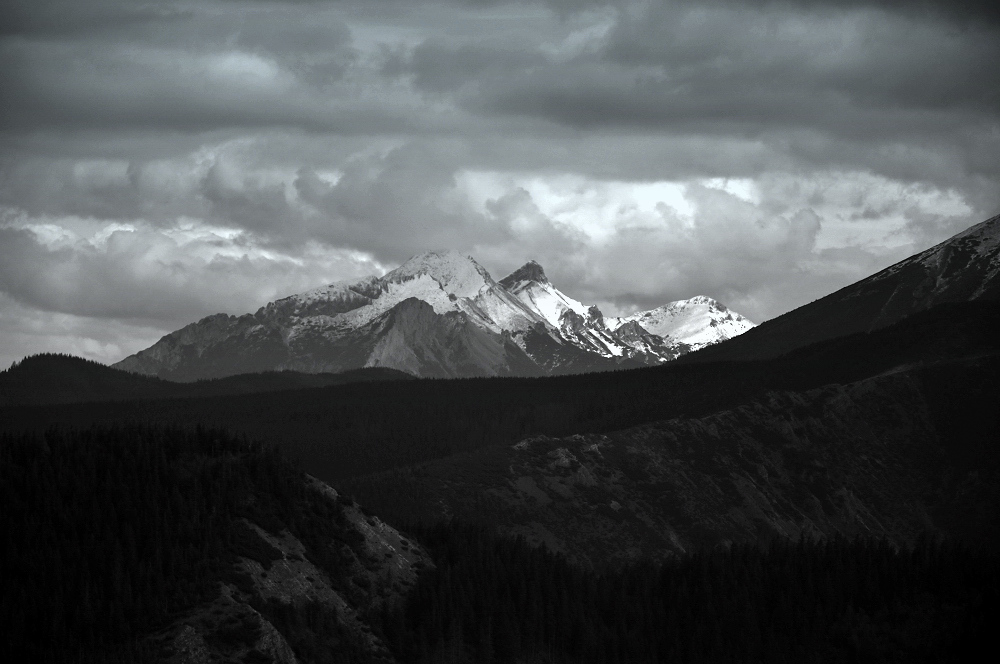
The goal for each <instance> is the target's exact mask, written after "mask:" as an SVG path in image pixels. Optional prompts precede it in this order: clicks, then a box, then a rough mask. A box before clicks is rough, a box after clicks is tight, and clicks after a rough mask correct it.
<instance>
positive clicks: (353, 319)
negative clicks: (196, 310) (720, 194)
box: [114, 252, 752, 381]
mask: <svg viewBox="0 0 1000 664" xmlns="http://www.w3.org/2000/svg"><path fill="white" fill-rule="evenodd" d="M751 326H752V323H750V322H749V321H747V320H746V319H745V318H743V317H742V316H739V315H738V314H734V313H732V312H729V311H728V310H727V309H726V308H725V307H724V306H722V305H720V304H719V303H717V302H715V301H714V300H711V299H710V298H706V297H698V298H694V299H692V300H684V301H680V302H673V303H670V304H668V305H665V306H664V307H660V308H658V309H654V310H652V311H648V312H640V313H638V314H634V315H632V316H628V317H625V318H608V319H606V318H605V317H604V315H603V314H602V313H601V311H600V310H599V309H598V308H597V307H596V306H590V307H588V306H585V305H583V304H582V303H580V302H578V301H576V300H574V299H572V298H570V297H568V296H567V295H565V294H564V293H562V292H561V291H559V290H558V289H556V288H555V287H554V286H553V285H552V284H551V283H550V282H549V280H548V278H547V277H546V276H545V272H544V270H543V269H542V267H541V266H540V265H538V264H537V263H534V262H529V263H527V264H526V265H524V266H523V267H521V268H519V269H518V270H516V271H515V272H514V273H512V274H511V275H509V276H508V277H506V278H504V279H503V280H501V281H499V282H497V281H495V280H494V279H493V277H491V276H490V274H489V273H488V272H487V271H486V270H485V269H484V268H483V267H482V266H480V265H479V264H478V263H476V261H475V260H473V259H472V258H470V257H468V256H462V255H460V254H457V253H455V252H444V253H428V254H423V255H421V256H416V257H414V258H412V259H410V260H409V261H407V262H406V263H404V264H403V265H401V266H400V267H399V268H397V269H395V270H393V271H391V272H389V273H388V274H386V275H385V276H382V277H366V278H364V279H360V280H357V281H352V282H342V283H337V284H331V285H329V286H324V287H322V288H318V289H315V290H312V291H308V292H306V293H302V294H299V295H293V296H291V297H287V298H284V299H281V300H277V301H275V302H271V303H269V304H267V305H265V306H264V307H261V308H260V309H259V310H258V311H257V312H256V313H253V314H245V315H242V316H230V315H226V314H217V315H214V316H209V317H207V318H204V319H202V320H200V321H198V322H197V323H193V324H191V325H188V326H186V327H184V328H182V329H180V330H178V331H176V332H173V333H171V334H168V335H167V336H165V337H163V338H162V339H161V340H160V341H158V342H157V343H156V344H154V345H153V346H151V347H150V348H147V349H146V350H143V351H140V352H139V353H136V354H135V355H132V356H129V357H127V358H125V359H124V360H122V361H121V362H119V363H118V364H116V365H114V366H115V367H116V368H119V369H124V370H126V371H130V372H134V373H141V374H147V375H155V376H160V377H162V378H168V379H172V380H181V381H187V380H197V379H202V378H219V377H223V376H230V375H235V374H241V373H250V372H261V371H270V370H293V371H301V372H305V373H328V372H339V371H345V370H350V369H356V368H360V367H389V368H393V369H399V370H402V371H406V372H408V373H411V374H414V375H417V376H427V377H470V376H541V375H551V374H566V373H581V372H586V371H599V370H608V369H615V368H628V367H639V366H644V365H651V364H659V363H662V362H665V361H668V360H672V359H675V358H676V357H678V356H679V355H682V354H684V353H686V352H688V351H689V350H691V349H696V348H700V347H703V346H705V345H706V344H710V343H716V342H718V341H721V340H724V339H726V338H729V337H730V336H733V335H735V334H740V333H742V332H743V331H744V330H746V329H749V327H751Z"/></svg>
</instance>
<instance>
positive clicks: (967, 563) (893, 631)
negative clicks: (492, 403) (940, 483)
mask: <svg viewBox="0 0 1000 664" xmlns="http://www.w3.org/2000/svg"><path fill="white" fill-rule="evenodd" d="M0 491H2V496H0V497H2V499H3V504H4V506H5V509H4V510H3V511H2V512H0V529H2V531H3V532H4V533H6V534H7V536H6V537H5V538H4V540H3V542H2V544H0V556H2V558H0V564H2V565H3V569H4V570H5V572H6V573H7V575H6V578H5V582H4V584H3V587H2V593H3V597H2V599H3V602H2V603H0V611H2V614H0V620H3V622H4V625H5V631H4V636H3V637H2V640H0V650H2V651H3V652H5V653H6V654H8V656H11V655H17V656H18V658H19V660H20V661H46V662H110V663H114V662H161V661H182V662H193V661H210V660H211V661H217V660H218V661H232V662H247V663H250V662H253V663H262V662H282V663H290V662H292V661H297V662H302V663H313V662H316V663H321V662H356V663H370V662H496V663H498V664H507V663H511V664H513V663H514V662H524V661H532V662H539V663H542V664H557V663H563V662H566V663H569V662H580V663H584V664H590V663H593V664H608V663H610V664H617V663H622V664H624V663H625V662H628V663H645V662H663V661H685V662H718V661H747V662H750V661H816V662H845V661H866V662H904V661H905V662H922V661H926V662H931V661H934V662H961V661H968V657H970V656H971V655H972V653H974V652H977V649H979V648H981V647H983V646H984V644H986V639H988V638H991V637H992V634H991V633H990V631H989V630H991V629H992V627H993V626H992V624H990V623H988V621H987V618H986V616H987V615H988V610H987V609H988V607H992V606H993V605H994V604H995V602H996V601H997V599H998V597H997V592H998V589H1000V585H998V584H1000V568H998V561H997V558H996V555H995V554H994V553H990V554H986V553H977V552H975V551H973V550H970V549H966V548H963V547H961V546H958V545H955V544H951V543H947V542H945V541H940V540H932V539H921V540H919V541H917V542H916V543H915V544H914V545H913V546H911V547H904V548H898V547H894V546H891V545H889V544H888V543H886V542H879V541H877V540H868V539H855V540H852V541H848V540H846V539H831V540H827V541H819V542H814V541H810V540H808V539H803V540H800V541H798V542H789V541H783V540H772V541H769V542H766V543H761V544H746V545H734V546H732V547H729V548H723V549H715V550H713V551H706V552H702V553H697V554H695V555H685V556H680V557H675V558H672V559H670V560H668V561H666V562H663V563H660V564H651V563H645V564H638V565H633V566H629V567H626V568H618V569H614V568H609V569H606V570H605V571H603V572H595V571H588V570H586V569H584V568H581V567H577V566H574V565H571V564H569V563H568V562H567V561H566V560H565V559H564V558H562V557H561V556H558V555H554V554H552V553H549V552H546V551H545V550H544V549H539V548H533V547H529V546H527V545H526V544H525V543H524V541H523V540H515V539H509V538H503V537H498V536H496V535H495V534H493V533H491V532H489V531H487V530H484V529H480V528H475V527H468V526H462V525H459V524H458V523H455V522H450V523H441V524H438V525H435V526H431V527H416V528H414V529H413V531H412V532H411V533H410V534H411V535H413V536H415V538H414V537H411V536H403V535H402V534H400V533H399V532H397V531H395V530H394V529H391V528H389V527H388V526H385V525H384V524H383V523H382V522H381V521H380V520H379V519H378V518H377V517H375V516H372V515H367V514H365V513H364V512H362V511H361V510H360V509H359V508H358V507H357V506H356V505H355V504H354V503H353V502H352V501H350V500H347V499H343V498H341V497H339V496H338V495H337V494H336V492H333V491H332V490H330V489H328V488H327V489H324V488H323V487H321V486H319V485H316V484H315V483H313V482H312V480H310V479H309V478H308V477H306V476H304V475H303V474H302V473H301V472H300V471H297V470H295V469H294V468H293V467H292V466H291V465H290V464H288V463H287V462H286V461H284V460H283V459H281V458H280V456H277V455H275V454H274V453H273V452H269V451H267V450H265V449H263V448H262V447H260V446H259V445H256V444H252V443H248V442H246V441H245V440H242V439H240V438H238V437H233V436H231V435H229V434H227V433H225V432H224V431H219V430H209V429H204V428H198V429H179V428H172V427H167V428H164V427H124V428H114V429H104V428H99V429H90V430H87V431H54V430H53V431H50V432H49V433H48V434H46V435H45V436H44V437H34V436H28V437H12V436H9V435H7V436H4V437H3V439H2V440H0ZM420 570H423V571H420ZM418 572H419V575H418Z"/></svg>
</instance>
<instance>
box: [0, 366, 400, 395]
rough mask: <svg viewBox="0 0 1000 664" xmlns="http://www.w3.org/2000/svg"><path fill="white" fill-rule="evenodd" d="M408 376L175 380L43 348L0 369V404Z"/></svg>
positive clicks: (276, 374) (283, 374) (389, 372)
mask: <svg viewBox="0 0 1000 664" xmlns="http://www.w3.org/2000/svg"><path fill="white" fill-rule="evenodd" d="M412 378H413V377H412V376H410V375H409V374H406V373H404V372H402V371H396V370H395V369H386V368H384V367H375V368H366V369H355V370H353V371H345V372H343V373H338V374H304V373H298V372H295V371H269V372H264V373H256V374H241V375H238V376H229V377H227V378H219V379H215V380H202V381H197V382H193V383H175V382H172V381H168V380H163V379H160V378H156V377H154V376H143V375H140V374H134V373H129V372H127V371H122V370H120V369H113V368H111V367H108V366H105V365H103V364H100V363H98V362H93V361H91V360H85V359H83V358H80V357H73V356H72V355H58V354H53V353H46V354H42V355H33V356H31V357H26V358H24V359H23V360H21V361H20V362H16V363H15V364H14V365H13V366H11V367H10V368H9V369H7V370H5V371H2V372H0V406H8V405H11V406H20V405H30V404H57V403H83V402H95V401H123V400H132V399H167V398H179V397H208V396H220V395H237V394H253V393H257V392H278V391H282V390H295V389H304V388H309V387H325V386H328V385H345V384H347V383H361V382H368V381H379V380H409V379H412Z"/></svg>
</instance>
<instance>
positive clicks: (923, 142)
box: [0, 0, 1000, 366]
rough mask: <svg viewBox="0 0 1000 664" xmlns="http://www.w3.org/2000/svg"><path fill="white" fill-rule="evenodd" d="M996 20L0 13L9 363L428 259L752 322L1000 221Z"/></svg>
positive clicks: (1, 234) (592, 8)
mask: <svg viewBox="0 0 1000 664" xmlns="http://www.w3.org/2000/svg"><path fill="white" fill-rule="evenodd" d="M998 7H1000V3H997V2H995V0H993V1H989V2H986V1H984V2H978V1H976V0H963V1H959V2H955V1H954V0H951V1H948V2H945V1H944V0H941V1H940V2H939V1H938V0H881V1H880V0H870V1H865V0H775V1H770V0H742V1H741V0H701V1H696V0H675V1H673V2H628V1H625V0H622V1H618V2H602V1H600V0H577V1H573V0H550V1H549V2H544V1H539V2H530V1H527V0H525V1H522V2H503V1H501V0H495V1H490V0H465V1H459V0H455V1H453V2H423V1H420V0H405V1H404V0H398V1H393V0H357V1H351V0H344V1H333V0H330V1H326V0H315V1H308V0H298V1H291V0H288V1H284V2H282V1H273V2H268V1H252V0H215V1H203V2H174V1H173V0H160V1H153V2H142V1H141V0H67V1H62V0H55V1H51V0H0V12H2V13H0V366H7V365H9V364H10V362H12V361H13V360H16V359H20V358H21V357H23V356H24V355H27V354H32V353H37V352H43V351H58V352H68V353H74V354H78V355H83V356H86V357H89V358H92V359H96V360H100V361H104V362H113V361H117V360H120V359H122V358H123V357H124V356H126V355H128V354H130V353H133V352H135V351H137V350H139V349H141V348H145V347H147V346H149V345H150V344H152V343H153V342H155V341H156V340H157V339H158V338H159V337H160V336H162V335H163V334H166V333H167V332H170V331H172V330H174V329H177V328H179V327H181V326H183V325H185V324H187V323H189V322H193V321H195V320H197V319H199V318H201V317H203V316H206V315H208V314H211V313H216V312H220V311H221V312H228V313H234V314H239V313H246V312H249V311H255V310H256V309H257V308H258V307H259V306H261V305H263V304H264V303H266V302H268V301H269V300H273V299H275V298H277V297H282V296H285V295H289V294H291V293H295V292H299V291H302V290H305V289H309V288H312V287H316V286H319V285H322V284H325V283H329V282H332V281H337V280H340V279H346V278H352V277H358V276H363V275H367V274H372V273H382V272H384V271H386V270H388V269H391V268H393V267H395V266H396V265H398V264H399V263H401V262H402V261H404V260H406V259H407V258H408V257H409V256H411V255H413V254H416V253H420V252H423V251H427V250H431V249H458V250H461V251H463V252H466V253H469V254H471V255H472V256H474V257H475V258H476V259H477V260H478V261H479V262H480V263H482V264H483V265H484V266H485V267H486V268H487V269H488V270H490V271H491V273H492V274H493V275H494V277H496V278H497V279H499V278H501V277H503V276H505V275H506V274H507V273H508V272H510V271H512V270H513V269H515V268H517V267H518V266H519V265H521V264H522V263H524V262H525V261H526V260H528V259H535V260H537V261H539V262H540V263H541V264H542V265H543V266H544V267H545V269H546V272H547V273H548V274H549V277H550V279H551V280H552V281H553V282H554V283H555V284H556V285H557V286H558V287H559V288H561V289H562V290H563V291H565V292H567V293H568V294H570V295H572V296H574V297H576V298H577V299H580V300H582V301H584V302H586V303H598V304H599V306H600V307H601V308H602V310H603V311H604V312H605V314H615V313H627V312H631V311H634V310H636V309H646V308H651V307H653V306H657V305H660V304H663V303H665V302H668V301H671V300H676V299H681V298H688V297H692V296H694V295H709V296H712V297H715V298H717V299H719V300H721V301H723V302H724V303H726V304H727V305H729V306H730V307H732V308H733V309H736V310H737V311H739V312H741V313H743V314H745V315H746V316H748V317H750V318H751V319H752V320H754V321H757V322H760V321H764V320H766V319H768V318H772V317H774V316H776V315H779V314H781V313H783V312H785V311H788V310H790V309H793V308H795V307H797V306H799V305H801V304H804V303H806V302H809V301H811V300H813V299H816V298H817V297H820V296H822V295H825V294H827V293H829V292H831V291H833V290H836V289H837V288H840V287H842V286H845V285H847V284H849V283H851V282H854V281H856V280H858V279H860V278H863V277H865V276H868V275H870V274H872V273H874V272H875V271H877V270H879V269H881V268H883V267H885V266H887V265H890V264H892V263H893V262H895V261H897V260H900V259H902V258H904V257H906V256H908V255H910V254H912V253H914V252H916V251H919V250H922V249H925V248H927V247H929V246H931V245H933V244H935V243H937V242H939V241H941V240H943V239H945V238H947V237H949V236H950V235H953V234H954V233H956V232H958V231H960V230H962V229H963V228H965V227H967V226H970V225H972V224H973V223H976V222H978V221H982V220H983V219H986V218H987V217H990V216H992V215H994V214H996V213H997V212H1000V68H998V65H997V63H998V62H1000V10H998Z"/></svg>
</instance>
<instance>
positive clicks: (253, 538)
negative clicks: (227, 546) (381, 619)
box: [150, 478, 433, 664]
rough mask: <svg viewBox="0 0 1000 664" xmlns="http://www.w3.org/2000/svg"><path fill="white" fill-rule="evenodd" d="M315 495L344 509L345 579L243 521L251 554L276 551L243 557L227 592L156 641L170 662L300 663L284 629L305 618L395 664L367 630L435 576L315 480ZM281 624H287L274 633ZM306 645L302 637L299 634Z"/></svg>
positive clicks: (407, 545) (292, 542)
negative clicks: (423, 576)
mask: <svg viewBox="0 0 1000 664" xmlns="http://www.w3.org/2000/svg"><path fill="white" fill-rule="evenodd" d="M308 482H309V483H310V486H311V487H312V488H313V490H315V491H317V492H319V493H321V494H322V495H323V496H325V497H326V499H328V500H330V501H336V502H338V504H339V505H341V506H342V508H343V514H344V516H345V518H346V520H347V524H348V528H349V531H350V532H353V533H354V534H355V535H354V537H356V539H357V541H355V542H354V543H353V545H351V546H349V545H348V544H346V543H343V542H330V543H328V546H330V547H335V548H336V549H337V555H338V556H339V559H340V565H339V566H340V568H341V571H342V572H343V574H342V576H340V577H339V578H333V577H331V575H330V574H329V573H328V572H327V571H325V570H324V568H323V567H322V566H320V565H318V564H317V563H316V561H314V560H311V559H310V557H311V556H313V555H315V552H310V551H309V550H308V548H307V547H306V546H305V545H304V544H303V543H302V541H300V540H299V539H298V538H297V537H295V536H294V535H292V534H291V533H289V532H288V531H287V530H282V531H281V532H278V533H274V532H270V531H268V530H267V529H265V528H263V527H262V526H260V525H258V524H256V523H254V522H252V521H249V520H246V519H242V526H241V528H242V529H243V530H242V531H241V532H243V536H244V537H249V539H250V542H255V544H253V543H251V544H249V545H248V544H247V543H246V542H245V541H244V543H243V548H244V549H246V548H249V549H258V550H261V551H265V552H267V555H264V556H255V557H247V556H240V557H239V558H238V562H237V563H236V565H235V567H234V569H233V573H232V574H231V581H229V582H226V583H223V584H221V585H220V588H219V591H218V594H217V595H216V597H215V598H214V599H213V600H212V601H210V602H208V603H205V604H202V605H199V606H197V607H194V608H193V609H191V610H190V611H188V612H187V613H186V614H185V615H184V616H182V617H181V618H179V619H178V620H176V621H175V622H174V623H173V624H172V625H171V626H170V627H169V628H167V629H165V630H162V631H160V632H158V633H157V634H155V635H153V636H152V637H150V642H151V643H152V644H154V645H155V646H157V647H158V649H159V650H160V652H161V653H162V658H163V661H167V662H173V663H176V664H203V663H207V662H214V661H226V662H273V663H274V664H296V663H297V662H298V660H297V658H296V655H295V652H294V650H293V647H292V645H291V644H290V642H289V641H290V639H291V638H292V637H290V636H288V635H286V634H284V633H283V632H282V629H283V628H285V625H283V624H280V619H281V618H282V617H283V616H286V615H291V614H294V612H296V611H307V612H310V614H311V615H314V616H315V615H320V616H324V617H325V619H326V620H327V623H328V624H327V627H326V631H327V632H332V633H326V634H324V635H323V638H325V639H327V641H328V642H331V643H334V644H335V643H337V642H339V643H341V647H343V648H347V649H352V650H353V651H360V652H364V653H365V655H366V657H368V658H369V661H381V662H387V663H389V662H394V661H395V659H394V657H393V655H392V652H391V651H390V650H389V648H388V647H387V646H386V644H385V643H383V642H382V640H381V639H380V638H379V637H378V636H377V635H376V634H375V632H374V631H373V629H372V627H371V626H370V625H369V624H368V622H367V620H368V616H370V615H376V614H378V613H379V612H381V611H382V610H383V609H386V608H391V607H396V606H399V605H400V603H401V602H403V601H404V599H405V597H406V594H407V593H408V592H409V590H410V589H411V588H412V587H413V585H414V584H415V583H416V581H417V574H418V572H419V571H420V570H422V569H428V568H431V567H433V563H432V562H431V559H430V556H429V555H428V554H427V552H426V551H425V550H424V549H423V548H422V547H421V546H420V545H419V544H417V543H415V542H411V541H410V540H408V539H407V538H406V537H405V536H404V535H403V534H401V533H400V532H399V531H397V530H396V529H394V528H392V527H391V526H389V525H387V524H386V523H384V522H383V521H381V520H380V519H378V518H377V517H375V516H370V515H366V514H365V513H364V512H363V511H362V510H361V508H360V506H358V505H357V504H353V503H346V502H345V501H344V500H343V499H342V498H341V497H340V496H339V495H338V493H337V492H336V491H335V490H334V489H332V488H331V487H329V486H327V485H326V484H324V483H323V482H320V481H319V480H317V479H315V478H309V479H308ZM275 618H277V619H278V621H277V622H279V624H277V625H276V624H275ZM296 636H300V635H296Z"/></svg>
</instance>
